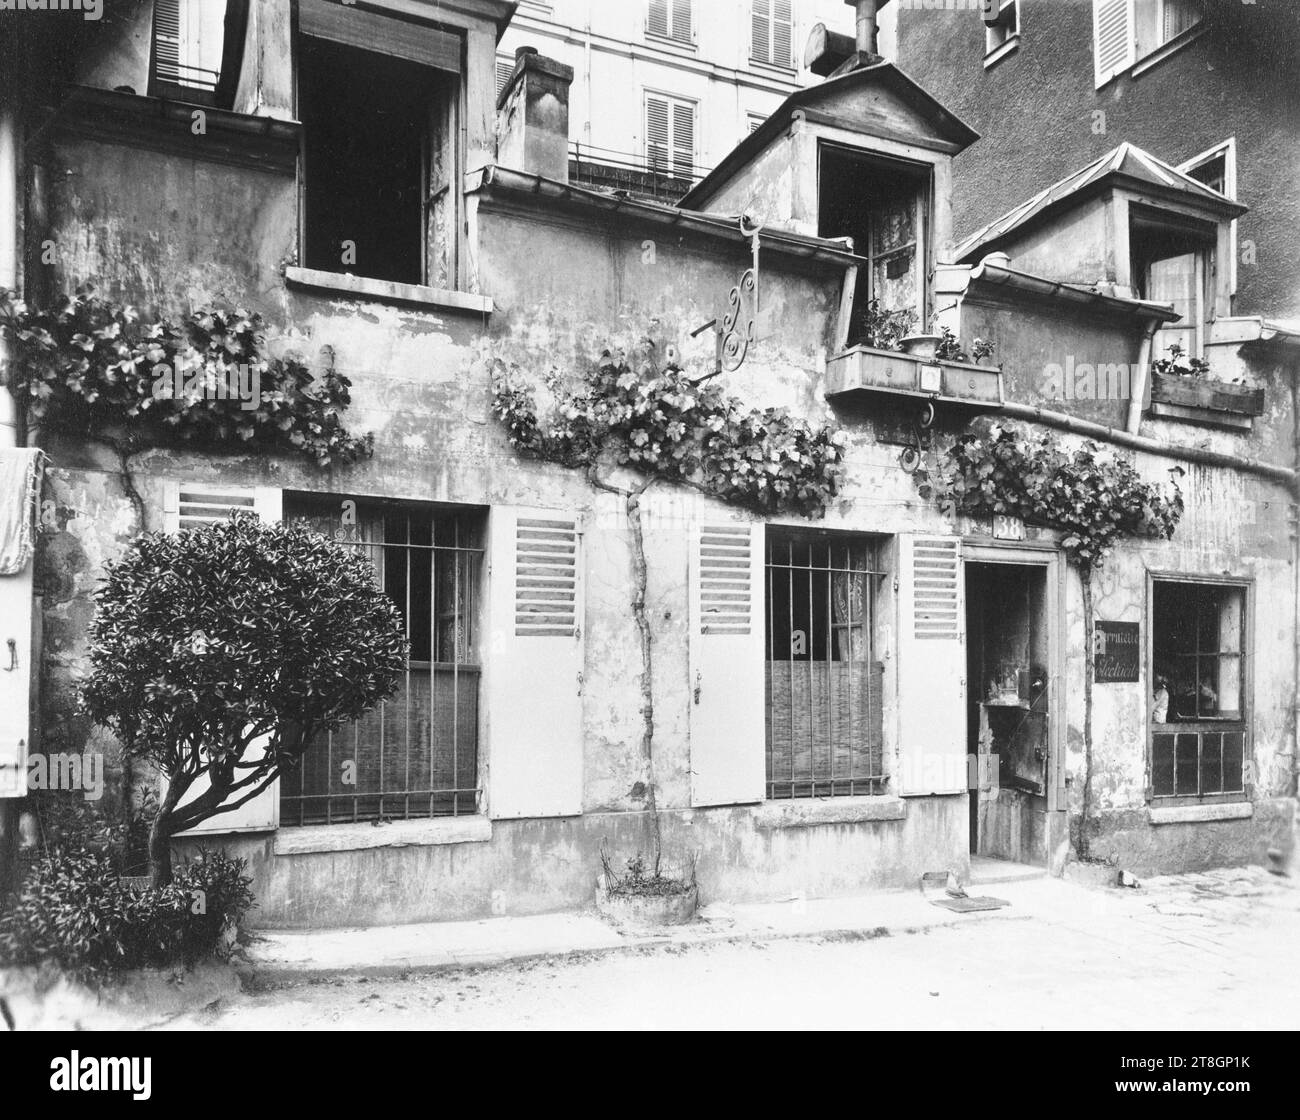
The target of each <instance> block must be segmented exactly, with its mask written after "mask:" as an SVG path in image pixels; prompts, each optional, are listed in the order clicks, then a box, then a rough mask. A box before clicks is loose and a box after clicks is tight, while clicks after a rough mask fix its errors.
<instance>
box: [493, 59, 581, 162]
mask: <svg viewBox="0 0 1300 1120" xmlns="http://www.w3.org/2000/svg"><path fill="white" fill-rule="evenodd" d="M572 82H573V67H572V66H565V65H564V63H562V62H556V61H555V59H553V58H544V57H543V56H542V55H540V54H538V53H537V48H536V47H520V48H519V49H518V50H517V51H515V69H514V73H512V74H511V75H510V80H509V81H508V82H506V85H505V88H504V89H503V90H502V91H501V96H500V97H498V98H497V163H499V164H500V165H501V166H502V167H510V168H513V169H514V170H516V171H527V172H530V173H532V174H535V175H541V176H543V177H545V178H547V179H556V180H558V181H559V182H561V183H567V182H568V181H569V86H570V85H571V84H572Z"/></svg>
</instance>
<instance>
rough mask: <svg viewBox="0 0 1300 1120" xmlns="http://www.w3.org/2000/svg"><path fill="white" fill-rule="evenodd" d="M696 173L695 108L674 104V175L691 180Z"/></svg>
mask: <svg viewBox="0 0 1300 1120" xmlns="http://www.w3.org/2000/svg"><path fill="white" fill-rule="evenodd" d="M694 172H695V106H694V105H690V104H687V103H686V102H684V101H674V102H673V173H674V174H676V175H681V176H684V177H686V178H690V177H691V176H692V175H693V174H694Z"/></svg>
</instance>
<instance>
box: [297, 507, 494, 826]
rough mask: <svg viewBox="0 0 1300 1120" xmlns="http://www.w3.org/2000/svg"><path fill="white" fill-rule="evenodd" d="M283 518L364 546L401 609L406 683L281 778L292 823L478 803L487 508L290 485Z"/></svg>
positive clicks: (405, 815) (462, 808)
mask: <svg viewBox="0 0 1300 1120" xmlns="http://www.w3.org/2000/svg"><path fill="white" fill-rule="evenodd" d="M284 515H285V518H286V519H292V518H298V519H305V520H307V521H308V522H309V523H310V524H311V525H312V526H313V527H314V528H315V529H317V531H319V532H321V533H324V534H325V535H327V536H329V537H331V538H333V539H334V540H337V541H339V542H341V543H343V544H346V545H348V546H349V547H352V548H355V549H356V550H357V551H359V552H361V553H362V554H363V555H364V556H366V558H367V559H369V560H370V561H371V563H372V564H374V566H375V573H376V576H377V577H378V579H379V583H380V586H381V587H382V588H383V589H384V591H385V592H387V594H388V595H389V597H390V598H392V600H393V602H394V603H396V604H397V606H398V608H399V609H400V610H401V612H402V617H403V619H404V620H405V623H406V633H407V638H408V640H409V642H410V654H409V660H408V662H407V666H406V671H405V673H404V674H403V677H402V681H401V683H400V685H399V687H398V690H397V692H396V693H395V694H394V695H393V696H392V697H391V698H390V699H389V700H387V701H385V702H383V703H381V704H379V705H378V706H377V707H375V708H374V709H373V710H372V711H370V712H368V713H367V714H366V715H364V716H362V717H361V718H360V719H359V720H357V721H356V722H354V723H352V724H351V725H349V726H347V727H345V728H343V729H342V730H340V731H337V732H334V733H333V734H329V735H325V736H323V737H322V739H321V740H320V741H318V742H316V743H314V744H313V745H312V746H311V747H310V748H309V749H308V751H307V753H306V754H305V755H304V756H303V760H302V764H301V766H300V767H299V768H298V769H297V770H296V771H293V772H290V773H289V774H286V775H285V776H284V777H283V778H282V780H281V783H280V814H281V820H282V821H283V823H285V824H288V825H305V824H337V823H342V822H352V821H375V820H389V819H393V820H405V819H410V818H415V817H433V816H443V815H459V814H463V813H472V812H475V811H476V809H477V807H478V794H479V783H478V723H479V718H478V705H479V675H480V669H481V664H480V658H479V638H478V622H479V605H480V578H481V571H482V557H483V526H484V517H483V514H482V511H480V510H477V509H466V508H464V507H459V508H457V507H444V506H434V505H431V504H428V503H417V502H386V501H384V502H381V501H371V500H367V499H360V498H349V497H347V496H345V495H323V494H310V495H309V494H299V495H286V496H285V503H284Z"/></svg>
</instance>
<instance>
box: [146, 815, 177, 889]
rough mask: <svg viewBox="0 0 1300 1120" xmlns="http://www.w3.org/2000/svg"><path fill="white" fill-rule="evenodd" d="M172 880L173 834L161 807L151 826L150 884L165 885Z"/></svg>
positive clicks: (153, 885) (155, 885)
mask: <svg viewBox="0 0 1300 1120" xmlns="http://www.w3.org/2000/svg"><path fill="white" fill-rule="evenodd" d="M171 881H172V834H171V829H170V828H169V827H168V823H167V814H166V813H164V812H163V811H162V810H161V809H160V810H159V811H158V815H157V816H156V817H154V819H153V824H151V825H150V826H149V885H150V886H152V887H165V886H167V884H168V883H170V882H171Z"/></svg>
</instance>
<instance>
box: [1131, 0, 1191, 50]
mask: <svg viewBox="0 0 1300 1120" xmlns="http://www.w3.org/2000/svg"><path fill="white" fill-rule="evenodd" d="M1203 14H1204V13H1203V11H1202V7H1201V0H1134V5H1133V18H1134V24H1135V33H1136V38H1137V44H1136V50H1135V53H1136V56H1137V61H1138V62H1141V61H1142V59H1144V58H1145V57H1147V55H1150V54H1154V53H1155V52H1156V51H1158V50H1160V49H1161V48H1162V47H1166V46H1169V45H1170V44H1171V43H1173V42H1174V41H1175V40H1177V39H1179V38H1181V37H1182V36H1183V35H1185V34H1187V33H1188V32H1190V31H1191V30H1192V28H1194V27H1196V26H1197V25H1198V24H1199V23H1200V22H1201V17H1202V15H1203Z"/></svg>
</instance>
